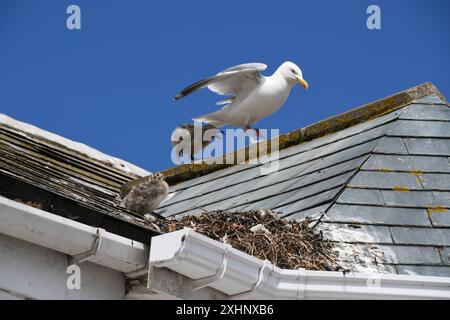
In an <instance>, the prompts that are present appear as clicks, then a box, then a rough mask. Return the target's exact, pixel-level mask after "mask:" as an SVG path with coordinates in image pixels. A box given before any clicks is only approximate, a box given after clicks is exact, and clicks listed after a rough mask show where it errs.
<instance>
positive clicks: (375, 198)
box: [337, 188, 384, 205]
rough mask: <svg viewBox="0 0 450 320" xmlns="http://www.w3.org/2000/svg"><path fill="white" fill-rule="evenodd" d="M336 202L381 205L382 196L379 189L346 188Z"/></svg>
mask: <svg viewBox="0 0 450 320" xmlns="http://www.w3.org/2000/svg"><path fill="white" fill-rule="evenodd" d="M337 203H343V204H346V203H347V204H365V205H383V204H384V202H383V198H382V197H381V192H380V191H379V190H365V189H351V188H347V189H345V191H344V192H343V193H342V194H341V196H340V197H339V198H338V199H337Z"/></svg>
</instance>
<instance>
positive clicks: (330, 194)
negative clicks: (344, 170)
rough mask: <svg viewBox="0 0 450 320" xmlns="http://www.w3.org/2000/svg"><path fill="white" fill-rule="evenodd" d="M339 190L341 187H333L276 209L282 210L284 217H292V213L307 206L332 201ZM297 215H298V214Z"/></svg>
mask: <svg viewBox="0 0 450 320" xmlns="http://www.w3.org/2000/svg"><path fill="white" fill-rule="evenodd" d="M339 191H340V188H334V189H331V190H328V191H324V192H322V193H320V194H317V195H315V196H312V197H308V198H305V199H301V200H298V201H296V202H294V203H291V204H288V205H285V206H281V207H276V208H275V210H276V211H277V212H280V213H281V215H282V216H283V217H286V216H289V217H291V215H292V214H293V213H297V212H299V211H301V210H303V209H305V208H309V207H311V206H317V205H319V204H322V203H325V202H330V201H331V200H333V198H334V197H335V196H336V195H337V193H338V192H339ZM292 217H294V216H292ZM297 217H298V215H297Z"/></svg>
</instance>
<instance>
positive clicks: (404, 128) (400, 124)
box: [388, 120, 450, 138]
mask: <svg viewBox="0 0 450 320" xmlns="http://www.w3.org/2000/svg"><path fill="white" fill-rule="evenodd" d="M388 136H402V137H439V138H450V121H413V120H397V121H396V122H395V125H394V126H392V128H391V130H390V131H389V132H388Z"/></svg>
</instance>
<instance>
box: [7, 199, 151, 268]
mask: <svg viewBox="0 0 450 320" xmlns="http://www.w3.org/2000/svg"><path fill="white" fill-rule="evenodd" d="M0 233H2V234H5V235H8V236H11V237H14V238H17V239H21V240H24V241H28V242H31V243H34V244H37V245H39V246H42V247H45V248H49V249H52V250H55V251H59V252H63V253H65V254H68V255H70V256H77V255H82V254H83V253H86V254H87V256H88V257H87V258H86V261H91V262H93V263H96V264H99V265H103V266H105V267H109V268H111V269H114V270H118V271H121V272H124V273H129V272H134V271H137V270H139V269H142V268H145V267H146V265H147V262H148V252H149V247H148V246H147V245H144V244H143V243H140V242H137V241H133V240H131V239H127V238H124V237H121V236H118V235H116V234H113V233H110V232H107V231H105V230H104V229H101V228H95V227H91V226H88V225H85V224H82V223H79V222H76V221H73V220H70V219H67V218H64V217H60V216H57V215H54V214H51V213H48V212H45V211H42V210H39V209H36V208H33V207H30V206H28V205H24V204H21V203H18V202H16V201H12V200H9V199H7V198H4V197H0ZM90 253H91V254H90Z"/></svg>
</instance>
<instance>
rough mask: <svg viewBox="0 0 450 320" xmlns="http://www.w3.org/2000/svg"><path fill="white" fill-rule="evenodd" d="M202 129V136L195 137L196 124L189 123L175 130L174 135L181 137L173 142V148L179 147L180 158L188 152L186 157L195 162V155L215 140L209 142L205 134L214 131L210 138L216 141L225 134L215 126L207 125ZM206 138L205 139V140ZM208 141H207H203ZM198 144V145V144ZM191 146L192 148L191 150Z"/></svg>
mask: <svg viewBox="0 0 450 320" xmlns="http://www.w3.org/2000/svg"><path fill="white" fill-rule="evenodd" d="M200 127H201V136H200V135H198V136H195V135H194V133H195V126H194V124H191V123H187V124H182V125H179V126H178V127H176V128H175V131H174V135H173V136H176V137H179V138H178V140H172V147H175V146H177V145H179V149H180V150H179V154H178V156H179V157H180V158H181V157H182V156H183V155H184V154H183V151H187V152H186V155H187V156H189V157H190V159H191V161H194V154H196V153H197V152H199V151H200V150H203V149H204V148H206V146H207V145H209V144H210V143H211V142H212V141H213V139H211V140H209V141H208V140H207V139H206V137H205V132H206V131H208V130H212V131H211V132H209V133H210V134H211V136H210V137H209V138H212V137H214V139H216V138H217V137H220V136H221V135H223V132H222V131H220V130H219V129H217V128H216V127H215V126H213V125H211V124H206V125H203V126H200ZM204 138H205V139H204ZM203 140H206V141H203ZM196 142H197V143H196ZM189 144H190V148H189Z"/></svg>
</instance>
